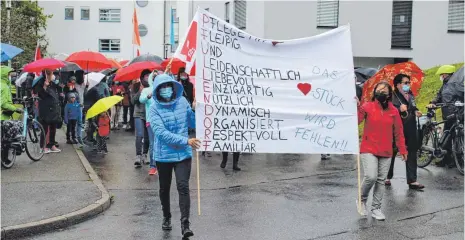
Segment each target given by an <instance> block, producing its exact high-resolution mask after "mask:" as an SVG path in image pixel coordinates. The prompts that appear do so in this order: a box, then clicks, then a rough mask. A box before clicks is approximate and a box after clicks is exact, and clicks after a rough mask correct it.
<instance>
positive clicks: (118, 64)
mask: <svg viewBox="0 0 465 240" xmlns="http://www.w3.org/2000/svg"><path fill="white" fill-rule="evenodd" d="M108 61H110V63H111V67H112V68H117V69H120V68H122V67H123V66H122V65H121V64H120V63H119V62H118V61H116V60H115V59H113V58H108Z"/></svg>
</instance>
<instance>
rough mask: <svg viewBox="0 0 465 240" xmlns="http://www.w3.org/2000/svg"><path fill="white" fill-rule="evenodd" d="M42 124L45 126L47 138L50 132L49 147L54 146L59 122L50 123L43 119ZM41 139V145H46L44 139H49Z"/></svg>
mask: <svg viewBox="0 0 465 240" xmlns="http://www.w3.org/2000/svg"><path fill="white" fill-rule="evenodd" d="M40 124H42V127H44V131H45V138H47V134H49V138H48V139H49V141H48V144H47V148H51V147H53V146H54V145H55V135H56V133H57V124H56V123H52V124H49V123H46V122H44V121H41V122H40ZM40 140H41V143H40V145H41V146H44V144H45V143H43V141H47V139H42V138H41V139H40Z"/></svg>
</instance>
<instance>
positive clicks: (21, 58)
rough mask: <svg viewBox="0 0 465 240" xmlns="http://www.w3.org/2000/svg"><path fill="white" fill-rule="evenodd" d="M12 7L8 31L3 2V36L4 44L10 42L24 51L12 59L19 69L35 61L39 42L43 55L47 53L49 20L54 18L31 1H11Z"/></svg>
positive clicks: (4, 2) (13, 65)
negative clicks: (46, 35)
mask: <svg viewBox="0 0 465 240" xmlns="http://www.w3.org/2000/svg"><path fill="white" fill-rule="evenodd" d="M11 5H12V6H11V10H10V24H9V26H10V28H9V31H8V24H7V23H8V18H7V16H8V15H7V12H8V10H7V9H6V1H4V0H2V1H1V36H2V42H3V43H8V42H10V44H11V45H13V46H16V47H19V48H21V49H23V50H24V52H22V53H21V54H19V55H18V56H16V57H15V58H13V59H12V67H13V68H15V69H18V68H21V67H22V66H23V65H24V64H27V63H29V62H31V61H33V60H34V55H35V49H36V46H37V40H39V42H40V47H41V49H40V50H41V52H42V55H44V54H45V53H46V52H47V45H48V42H47V40H46V38H45V29H46V27H47V19H48V18H51V17H52V16H51V15H45V14H44V13H43V9H42V8H40V7H39V6H38V5H37V3H36V2H31V0H27V1H11Z"/></svg>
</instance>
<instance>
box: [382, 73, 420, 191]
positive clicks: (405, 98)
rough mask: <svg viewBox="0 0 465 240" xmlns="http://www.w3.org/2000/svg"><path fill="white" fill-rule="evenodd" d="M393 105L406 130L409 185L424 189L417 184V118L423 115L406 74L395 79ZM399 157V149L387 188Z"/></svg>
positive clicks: (387, 180)
mask: <svg viewBox="0 0 465 240" xmlns="http://www.w3.org/2000/svg"><path fill="white" fill-rule="evenodd" d="M392 104H393V105H394V106H395V107H396V108H397V109H398V110H399V113H400V117H401V119H402V124H403V128H404V137H405V144H406V145H407V151H408V155H407V161H406V162H405V168H406V172H407V184H408V186H409V188H410V189H423V188H424V187H425V186H424V185H422V184H420V183H418V182H417V151H418V148H419V147H420V146H419V142H418V134H417V133H418V130H417V117H421V115H422V113H421V112H420V111H418V108H417V106H416V103H415V98H414V96H413V94H412V92H411V91H410V77H409V76H407V75H404V74H398V75H397V76H395V77H394V93H393V97H392ZM396 156H397V148H394V152H393V154H392V158H391V167H390V168H389V173H388V175H387V179H386V181H385V184H386V186H390V185H391V179H392V176H393V175H394V163H395V159H396Z"/></svg>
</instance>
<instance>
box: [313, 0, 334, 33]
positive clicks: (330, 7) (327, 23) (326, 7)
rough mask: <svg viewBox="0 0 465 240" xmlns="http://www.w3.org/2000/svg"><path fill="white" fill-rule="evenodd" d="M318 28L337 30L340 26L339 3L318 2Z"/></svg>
mask: <svg viewBox="0 0 465 240" xmlns="http://www.w3.org/2000/svg"><path fill="white" fill-rule="evenodd" d="M316 22H317V23H316V26H317V27H320V28H337V27H338V25H339V1H337V0H336V1H334V0H318V3H317V15H316Z"/></svg>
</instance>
